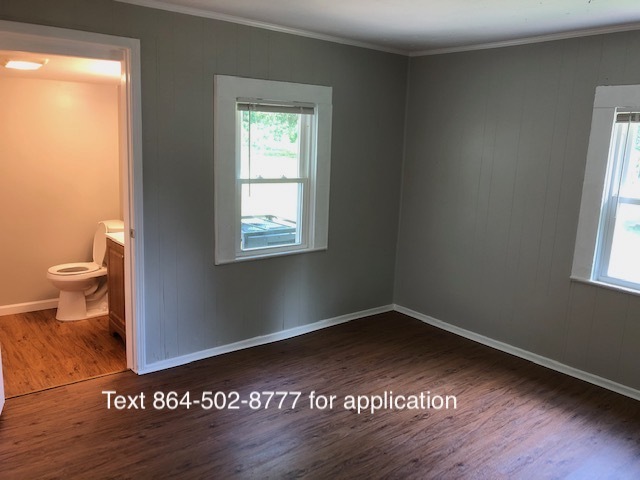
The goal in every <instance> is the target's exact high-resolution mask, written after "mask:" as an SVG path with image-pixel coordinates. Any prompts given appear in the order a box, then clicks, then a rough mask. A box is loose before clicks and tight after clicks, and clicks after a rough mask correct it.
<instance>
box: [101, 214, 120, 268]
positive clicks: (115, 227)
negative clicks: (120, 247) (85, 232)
mask: <svg viewBox="0 0 640 480" xmlns="http://www.w3.org/2000/svg"><path fill="white" fill-rule="evenodd" d="M122 231H124V222H123V221H122V220H103V221H101V222H98V227H97V228H96V233H95V235H94V236H93V261H94V262H95V263H97V264H98V265H102V264H103V263H104V254H105V252H106V251H107V237H106V233H108V232H122Z"/></svg>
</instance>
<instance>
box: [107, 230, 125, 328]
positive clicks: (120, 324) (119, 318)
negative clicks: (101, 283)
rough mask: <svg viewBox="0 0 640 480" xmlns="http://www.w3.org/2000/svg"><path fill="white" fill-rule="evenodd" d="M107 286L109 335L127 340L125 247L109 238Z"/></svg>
mask: <svg viewBox="0 0 640 480" xmlns="http://www.w3.org/2000/svg"><path fill="white" fill-rule="evenodd" d="M107 284H108V288H109V333H111V335H119V336H120V338H122V340H126V329H125V320H124V317H125V315H124V247H123V246H122V245H120V244H119V243H117V242H114V241H113V240H111V239H110V238H107Z"/></svg>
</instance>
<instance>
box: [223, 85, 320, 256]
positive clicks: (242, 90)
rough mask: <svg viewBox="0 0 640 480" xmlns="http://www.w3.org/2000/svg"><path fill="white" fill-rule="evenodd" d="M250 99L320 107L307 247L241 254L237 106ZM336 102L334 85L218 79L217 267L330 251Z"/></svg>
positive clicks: (307, 208) (311, 171)
mask: <svg viewBox="0 0 640 480" xmlns="http://www.w3.org/2000/svg"><path fill="white" fill-rule="evenodd" d="M247 98H251V99H257V100H265V101H272V102H283V103H285V104H287V103H293V102H301V103H305V104H314V105H315V122H314V123H315V127H316V139H315V142H314V144H313V149H314V152H312V155H311V157H312V160H311V165H309V184H310V191H309V197H308V201H307V202H306V204H305V205H304V208H305V213H304V215H305V216H306V219H307V221H308V222H309V225H308V235H307V237H308V238H306V242H304V244H302V245H290V246H289V245H288V246H282V247H274V248H268V249H260V250H255V251H253V250H252V251H243V252H239V250H238V245H239V244H238V238H239V231H238V222H239V212H240V204H239V202H240V196H239V191H238V184H239V183H238V178H239V168H240V166H239V162H238V161H237V157H236V149H237V141H236V126H237V123H236V112H237V108H236V103H237V102H238V101H239V99H247ZM331 102H332V89H331V87H325V86H318V85H306V84H298V83H289V82H276V81H270V80H258V79H253V78H243V77H233V76H227V75H215V78H214V149H213V150H214V151H213V154H214V195H215V198H214V215H215V264H216V265H221V264H225V263H233V262H239V261H246V260H255V259H260V258H270V257H274V256H280V255H291V254H296V253H303V252H310V251H317V250H326V249H327V247H328V236H329V235H328V234H329V178H330V165H331V114H332V103H331ZM314 159H315V161H314Z"/></svg>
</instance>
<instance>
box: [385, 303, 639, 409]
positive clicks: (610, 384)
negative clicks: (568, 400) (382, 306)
mask: <svg viewBox="0 0 640 480" xmlns="http://www.w3.org/2000/svg"><path fill="white" fill-rule="evenodd" d="M393 309H394V310H395V311H396V312H399V313H403V314H405V315H408V316H410V317H413V318H415V319H417V320H420V321H421V322H424V323H428V324H429V325H432V326H434V327H437V328H440V329H442V330H446V331H447V332H451V333H454V334H456V335H459V336H461V337H464V338H468V339H469V340H473V341H474V342H478V343H481V344H483V345H486V346H488V347H491V348H495V349H496V350H501V351H503V352H506V353H510V354H511V355H515V356H516V357H520V358H524V359H525V360H529V361H530V362H533V363H535V364H538V365H541V366H543V367H547V368H550V369H551V370H555V371H556V372H560V373H564V374H565V375H569V376H571V377H574V378H578V379H580V380H584V381H585V382H588V383H592V384H593V385H597V386H598V387H602V388H606V389H607V390H611V391H613V392H616V393H619V394H621V395H624V396H626V397H630V398H633V399H634V400H640V390H636V389H634V388H631V387H627V386H626V385H622V384H620V383H617V382H614V381H612V380H608V379H606V378H603V377H599V376H598V375H594V374H592V373H588V372H585V371H583V370H579V369H577V368H574V367H570V366H569V365H565V364H564V363H560V362H558V361H556V360H551V359H550V358H547V357H543V356H542V355H538V354H536V353H532V352H529V351H527V350H523V349H521V348H518V347H514V346H513V345H509V344H508V343H503V342H500V341H498V340H494V339H492V338H489V337H485V336H484V335H480V334H478V333H475V332H472V331H470V330H465V329H464V328H460V327H456V326H455V325H451V324H450V323H446V322H443V321H441V320H438V319H436V318H433V317H430V316H429V315H425V314H423V313H420V312H416V311H414V310H411V309H409V308H405V307H403V306H401V305H393Z"/></svg>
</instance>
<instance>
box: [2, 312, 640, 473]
mask: <svg viewBox="0 0 640 480" xmlns="http://www.w3.org/2000/svg"><path fill="white" fill-rule="evenodd" d="M106 390H113V391H117V392H118V394H123V395H125V396H132V397H135V396H137V395H139V394H140V393H144V394H145V395H146V399H145V401H144V405H145V407H146V408H145V409H144V410H141V409H137V410H135V409H124V410H117V409H115V408H114V407H113V406H112V408H111V409H107V398H106V395H104V394H103V393H102V392H103V391H106ZM170 391H175V392H177V393H178V394H179V396H182V395H183V394H184V393H185V392H186V391H189V392H190V393H191V399H192V400H193V399H195V398H198V399H202V392H203V391H212V392H217V391H219V392H225V394H227V395H226V396H225V397H222V396H219V397H218V400H219V403H220V404H221V400H222V398H227V400H228V399H229V394H230V392H232V391H237V392H238V393H239V395H240V399H241V400H250V398H251V397H250V395H251V392H263V391H286V392H289V391H300V392H302V396H301V398H300V400H299V402H298V404H297V405H296V408H294V409H291V408H288V407H289V405H290V403H291V402H290V397H287V398H286V399H285V400H286V401H285V402H284V405H283V409H282V410H278V409H277V408H276V407H275V406H274V405H273V404H272V405H270V407H269V408H267V409H265V408H261V409H257V410H252V409H251V408H250V407H249V405H248V404H240V403H238V404H237V405H239V407H240V408H239V409H238V410H229V409H223V410H216V409H210V410H207V409H205V408H203V407H202V406H200V405H192V406H191V407H190V408H189V409H187V408H186V406H185V405H181V406H178V408H176V409H175V410H169V409H163V410H159V409H154V406H153V399H154V392H164V393H165V394H166V393H168V392H170ZM312 391H315V392H316V394H317V395H319V394H323V395H335V396H336V400H335V404H334V408H333V409H332V410H330V409H328V408H327V409H325V410H318V409H311V408H309V402H308V395H309V394H310V393H311V392H312ZM385 391H387V392H389V391H393V394H394V395H401V394H402V395H412V394H416V395H417V394H420V392H424V393H425V394H426V392H430V394H431V395H432V396H435V395H455V396H456V398H457V409H456V410H445V409H441V410H435V409H430V410H427V409H425V410H406V409H405V410H400V411H394V410H379V411H377V412H376V413H374V414H371V413H369V412H363V413H360V414H358V413H357V412H356V411H354V410H348V409H344V408H343V401H344V399H345V398H347V396H348V395H374V394H378V395H380V394H383V392H385ZM205 398H206V396H205ZM264 401H265V396H262V397H261V404H262V405H263V404H264ZM130 404H131V405H136V406H138V407H140V404H141V402H140V399H139V397H138V398H137V399H135V400H134V401H133V402H132V403H131V402H130V401H128V400H127V401H126V402H125V405H127V406H128V405H130ZM254 406H255V404H254ZM0 465H1V473H0V476H2V478H11V479H13V478H18V479H22V478H65V479H67V478H92V479H96V478H136V479H138V478H143V479H147V478H154V479H159V478H180V479H190V478H215V479H218V478H220V479H226V478H247V479H254V478H256V479H257V478H259V479H263V478H274V479H279V478H314V479H316V478H318V479H327V478H399V479H404V478H417V479H431V478H438V479H503V478H504V479H552V478H571V479H584V478H594V479H609V478H611V479H613V478H616V479H617V478H620V479H627V478H628V479H637V478H640V402H637V401H635V400H632V399H629V398H626V397H623V396H621V395H618V394H615V393H612V392H609V391H607V390H604V389H601V388H598V387H595V386H593V385H590V384H587V383H584V382H582V381H579V380H576V379H573V378H571V377H567V376H564V375H562V374H559V373H556V372H553V371H550V370H548V369H545V368H543V367H540V366H537V365H535V364H532V363H529V362H527V361H524V360H521V359H518V358H515V357H512V356H510V355H508V354H504V353H501V352H498V351H496V350H492V349H491V348H488V347H484V346H482V345H479V344H476V343H474V342H471V341H468V340H465V339H462V338H460V337H456V336H455V335H452V334H449V333H446V332H443V331H440V330H438V329H436V328H433V327H430V326H427V325H425V324H422V323H420V322H418V321H416V320H413V319H410V318H408V317H405V316H403V315H401V314H398V313H388V314H382V315H377V316H374V317H369V318H365V319H361V320H357V321H353V322H350V323H347V324H343V325H339V326H335V327H332V328H328V329H325V330H321V331H318V332H314V333H310V334H307V335H304V336H301V337H297V338H294V339H290V340H286V341H282V342H277V343H273V344H269V345H264V346H261V347H256V348H251V349H247V350H243V351H239V352H234V353H230V354H226V355H222V356H219V357H215V358H211V359H207V360H203V361H199V362H195V363H192V364H190V365H186V366H182V367H177V368H173V369H170V370H166V371H163V372H157V373H153V374H148V375H143V376H136V375H135V374H133V373H132V372H124V373H120V374H116V375H111V376H108V377H101V378H97V379H93V380H88V381H86V382H81V383H75V384H72V385H68V386H64V387H59V388H54V389H51V390H47V391H43V392H39V393H34V394H30V395H25V396H22V397H17V398H12V399H9V400H7V402H6V405H5V410H4V412H3V414H2V416H0Z"/></svg>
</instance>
